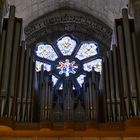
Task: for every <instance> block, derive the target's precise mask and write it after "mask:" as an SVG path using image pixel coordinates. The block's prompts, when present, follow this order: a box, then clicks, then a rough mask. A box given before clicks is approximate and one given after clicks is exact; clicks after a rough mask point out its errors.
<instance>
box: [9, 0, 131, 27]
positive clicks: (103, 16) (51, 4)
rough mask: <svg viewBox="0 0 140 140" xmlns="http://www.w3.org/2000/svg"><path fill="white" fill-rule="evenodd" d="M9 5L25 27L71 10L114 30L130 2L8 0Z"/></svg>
mask: <svg viewBox="0 0 140 140" xmlns="http://www.w3.org/2000/svg"><path fill="white" fill-rule="evenodd" d="M8 3H9V5H15V6H16V16H17V17H21V18H23V21H24V26H26V25H28V24H29V23H30V22H31V21H33V20H34V19H37V18H38V17H40V16H42V15H44V14H46V13H49V12H51V11H54V10H57V9H60V8H71V9H76V10H79V11H82V12H85V13H88V14H90V15H93V16H94V17H96V18H98V19H100V20H101V21H103V22H104V23H106V24H107V25H108V26H110V27H111V28H113V21H114V18H118V17H120V13H121V9H122V8H123V7H126V6H127V4H128V0H8Z"/></svg>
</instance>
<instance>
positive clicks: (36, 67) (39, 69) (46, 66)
mask: <svg viewBox="0 0 140 140" xmlns="http://www.w3.org/2000/svg"><path fill="white" fill-rule="evenodd" d="M42 65H43V66H44V70H46V71H48V72H49V71H51V65H49V64H46V63H43V62H40V61H36V64H35V70H36V71H37V72H39V71H41V66H42Z"/></svg>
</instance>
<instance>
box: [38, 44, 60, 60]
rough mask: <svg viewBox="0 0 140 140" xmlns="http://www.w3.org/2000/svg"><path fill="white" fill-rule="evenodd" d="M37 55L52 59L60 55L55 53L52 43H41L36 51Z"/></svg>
mask: <svg viewBox="0 0 140 140" xmlns="http://www.w3.org/2000/svg"><path fill="white" fill-rule="evenodd" d="M36 54H37V56H39V57H41V58H46V59H49V60H52V61H55V60H56V59H57V58H58V56H57V54H56V53H55V51H54V49H53V48H52V46H51V45H48V44H46V45H43V44H41V45H39V46H38V48H37V51H36Z"/></svg>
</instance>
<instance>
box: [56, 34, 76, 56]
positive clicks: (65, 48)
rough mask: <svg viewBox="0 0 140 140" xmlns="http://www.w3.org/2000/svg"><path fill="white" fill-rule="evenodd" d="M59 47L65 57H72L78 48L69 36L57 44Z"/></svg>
mask: <svg viewBox="0 0 140 140" xmlns="http://www.w3.org/2000/svg"><path fill="white" fill-rule="evenodd" d="M57 46H58V48H59V49H60V51H61V53H62V54H63V55H71V54H72V52H73V50H74V48H75V47H76V41H75V40H73V39H72V38H71V37H69V36H65V37H63V38H62V39H60V40H59V41H58V42H57Z"/></svg>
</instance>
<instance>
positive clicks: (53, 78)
mask: <svg viewBox="0 0 140 140" xmlns="http://www.w3.org/2000/svg"><path fill="white" fill-rule="evenodd" d="M57 81H58V78H57V77H56V76H54V75H52V82H53V86H55V84H56V83H57Z"/></svg>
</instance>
